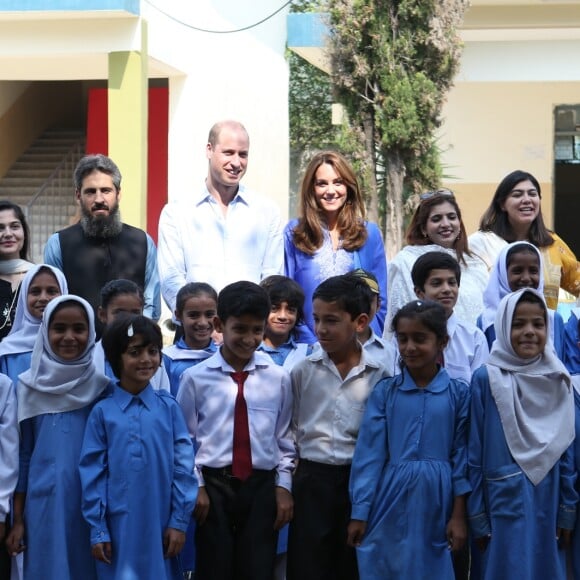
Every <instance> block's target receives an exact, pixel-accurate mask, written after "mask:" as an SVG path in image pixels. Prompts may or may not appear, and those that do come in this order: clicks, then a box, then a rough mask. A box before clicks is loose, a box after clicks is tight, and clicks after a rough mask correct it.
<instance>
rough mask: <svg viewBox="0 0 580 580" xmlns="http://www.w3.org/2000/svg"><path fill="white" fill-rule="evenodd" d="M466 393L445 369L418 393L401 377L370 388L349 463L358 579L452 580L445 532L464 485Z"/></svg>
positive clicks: (410, 381) (465, 387) (406, 375)
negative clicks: (360, 529)
mask: <svg viewBox="0 0 580 580" xmlns="http://www.w3.org/2000/svg"><path fill="white" fill-rule="evenodd" d="M468 414H469V387H468V385H466V384H465V383H464V382H463V381H458V380H455V379H451V378H450V377H449V375H448V374H447V371H446V370H445V369H442V368H441V369H440V370H439V372H438V373H437V375H436V376H435V377H434V378H433V380H432V381H431V382H430V383H429V385H427V386H426V387H425V388H419V387H417V385H416V384H415V382H414V381H413V379H412V377H411V376H410V375H409V373H408V372H403V374H402V375H398V376H396V377H392V378H387V379H383V380H381V381H380V382H379V383H377V385H376V387H375V389H374V391H373V392H372V394H371V396H370V397H369V399H368V402H367V407H366V411H365V415H364V418H363V421H362V424H361V427H360V431H359V435H358V441H357V444H356V449H355V453H354V458H353V462H352V471H351V476H350V495H351V501H352V515H351V517H352V519H357V520H363V521H366V522H367V529H366V534H365V536H364V537H363V540H362V544H361V546H360V547H359V548H357V559H358V565H359V571H360V577H361V578H364V579H365V580H367V579H369V580H371V579H377V580H378V579H384V578H389V579H396V578H400V579H410V578H413V579H415V578H417V579H418V578H437V580H443V579H445V578H449V579H452V578H454V574H453V564H452V560H451V553H450V552H449V550H448V547H447V536H446V526H447V522H448V521H449V518H450V517H451V513H452V509H453V501H454V497H455V496H459V495H464V494H466V493H468V492H469V491H470V486H469V483H468V480H467V433H466V430H467V421H468Z"/></svg>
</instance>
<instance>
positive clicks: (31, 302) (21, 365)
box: [0, 264, 68, 385]
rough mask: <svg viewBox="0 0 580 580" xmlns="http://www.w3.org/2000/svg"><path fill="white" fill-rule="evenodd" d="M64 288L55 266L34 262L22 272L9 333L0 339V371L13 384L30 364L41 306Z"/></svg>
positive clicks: (42, 309) (44, 306)
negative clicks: (23, 273) (34, 263)
mask: <svg viewBox="0 0 580 580" xmlns="http://www.w3.org/2000/svg"><path fill="white" fill-rule="evenodd" d="M67 292H68V287H67V284H66V278H65V277H64V274H63V273H62V272H61V271H60V270H59V269H58V268H53V267H52V266H48V265H47V264H38V265H36V266H33V267H32V268H31V269H30V270H28V272H27V273H26V276H24V278H23V280H22V283H21V285H20V294H19V295H18V302H17V305H16V315H15V319H14V323H13V324H12V328H11V330H10V334H9V335H8V336H7V337H6V338H5V339H4V340H3V341H2V342H1V343H0V372H2V373H4V374H5V375H8V376H9V377H10V379H11V380H12V382H13V383H14V385H16V383H17V381H18V375H19V374H21V373H23V372H24V371H27V370H28V369H29V368H30V359H31V357H32V348H33V347H34V343H35V341H36V337H37V336H38V329H39V328H40V323H41V321H42V313H43V312H44V309H45V308H46V306H47V305H48V303H49V302H50V301H51V300H52V299H53V298H56V297H57V296H60V295H61V294H67Z"/></svg>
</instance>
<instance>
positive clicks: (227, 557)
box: [177, 282, 295, 580]
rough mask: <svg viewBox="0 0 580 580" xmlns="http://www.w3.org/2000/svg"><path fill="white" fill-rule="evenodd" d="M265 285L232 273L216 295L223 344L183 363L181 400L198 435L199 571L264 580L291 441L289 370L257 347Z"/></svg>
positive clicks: (288, 513) (282, 503)
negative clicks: (191, 364) (231, 279)
mask: <svg viewBox="0 0 580 580" xmlns="http://www.w3.org/2000/svg"><path fill="white" fill-rule="evenodd" d="M269 312H270V302H269V299H268V294H267V292H266V291H265V290H264V289H263V288H260V286H258V285H257V284H254V283H252V282H235V283H233V284H230V285H228V286H226V287H225V288H224V289H223V290H222V291H221V292H220V294H219V296H218V304H217V316H216V318H215V322H214V325H215V328H216V330H217V331H218V332H221V333H222V334H223V344H222V346H221V347H220V349H219V350H218V352H216V353H215V354H214V355H212V356H211V357H210V358H208V359H206V360H204V361H203V362H201V363H200V364H199V365H197V366H195V367H192V368H190V369H188V370H186V371H185V372H184V373H183V375H182V378H181V382H180V387H179V392H178V397H177V399H178V401H179V403H180V405H181V408H182V409H183V412H184V415H185V418H186V421H187V424H188V428H189V432H190V435H191V437H192V438H194V439H195V441H196V450H197V452H196V470H197V475H198V478H199V485H200V488H199V493H198V499H197V503H196V507H195V511H194V515H195V517H196V519H197V521H198V524H199V525H198V527H197V532H196V549H197V563H196V564H197V565H196V572H195V577H196V579H198V580H205V579H210V580H221V579H224V580H225V579H227V580H231V578H236V579H240V580H242V579H248V580H250V579H251V580H260V579H264V580H270V579H271V578H272V574H273V569H274V558H275V555H276V540H277V535H278V533H277V530H278V529H280V528H281V527H282V526H283V525H284V524H285V523H287V522H288V521H289V520H290V518H291V517H292V503H293V502H292V495H291V479H292V476H291V474H292V470H293V468H294V457H295V451H294V445H293V442H292V438H291V434H290V430H289V426H290V418H291V414H292V391H291V386H290V378H289V375H288V373H287V372H286V371H285V370H284V369H282V368H281V367H279V366H278V365H276V364H275V363H274V362H273V361H272V360H271V359H270V357H268V356H267V355H265V354H263V353H256V352H255V350H256V349H257V348H258V346H259V345H260V343H261V341H262V336H263V334H264V327H265V325H266V319H267V317H268V314H269Z"/></svg>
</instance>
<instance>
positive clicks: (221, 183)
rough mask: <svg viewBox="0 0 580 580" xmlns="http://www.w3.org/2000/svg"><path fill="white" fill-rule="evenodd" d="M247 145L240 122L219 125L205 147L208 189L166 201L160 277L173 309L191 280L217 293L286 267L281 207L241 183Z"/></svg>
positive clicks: (161, 240)
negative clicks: (181, 199) (188, 197)
mask: <svg viewBox="0 0 580 580" xmlns="http://www.w3.org/2000/svg"><path fill="white" fill-rule="evenodd" d="M249 148H250V140H249V137H248V133H247V131H246V129H245V128H244V126H243V125H242V124H241V123H239V122H237V121H231V120H227V121H221V122H219V123H216V124H215V125H214V126H213V127H212V128H211V130H210V133H209V137H208V144H207V146H206V156H207V159H208V174H207V178H206V181H205V187H204V188H203V190H202V191H201V192H199V193H197V194H196V195H195V196H194V197H193V199H191V200H189V201H188V202H187V203H169V204H167V205H166V206H165V207H164V209H163V211H162V213H161V217H160V219H159V249H158V263H159V275H160V278H161V293H162V295H163V298H164V299H165V302H166V303H167V305H168V306H169V308H170V309H171V311H172V312H173V311H174V310H175V297H176V296H177V292H178V291H179V289H180V288H181V287H182V286H183V285H184V284H186V283H187V282H207V283H209V284H211V285H212V286H213V287H214V288H215V289H216V291H218V292H219V291H220V290H221V289H222V288H223V287H224V286H226V285H227V284H230V283H232V282H236V281H238V280H249V281H251V282H255V283H258V282H259V281H260V280H261V279H263V278H265V277H266V276H270V275H271V274H280V273H282V271H283V266H284V246H283V240H282V225H281V222H280V212H279V210H278V207H277V206H276V204H275V203H274V202H272V201H271V200H269V199H267V198H265V197H262V196H260V195H258V194H257V193H255V192H252V191H248V190H247V189H246V188H245V187H244V186H243V185H241V184H240V180H241V179H242V177H243V176H244V174H245V173H246V169H247V166H248V153H249Z"/></svg>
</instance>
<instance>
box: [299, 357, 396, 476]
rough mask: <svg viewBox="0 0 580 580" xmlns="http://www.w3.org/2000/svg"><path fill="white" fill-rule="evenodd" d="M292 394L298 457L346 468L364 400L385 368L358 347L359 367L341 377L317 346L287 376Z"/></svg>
mask: <svg viewBox="0 0 580 580" xmlns="http://www.w3.org/2000/svg"><path fill="white" fill-rule="evenodd" d="M290 374H291V377H292V390H293V392H294V413H293V416H292V429H293V432H294V439H295V442H296V447H297V449H298V456H299V458H301V459H307V460H309V461H316V462H318V463H325V464H327V465H328V464H330V465H350V464H351V463H352V456H353V454H354V446H355V443H356V439H357V436H358V430H359V427H360V424H361V421H362V417H363V413H364V410H365V405H366V402H367V398H368V396H369V395H370V393H371V391H372V389H373V388H374V386H375V385H376V384H377V383H378V381H379V380H380V379H382V378H384V377H386V376H389V374H388V372H387V370H386V369H385V367H384V366H383V365H382V364H380V363H378V362H377V361H375V360H373V359H372V358H370V356H369V355H368V353H367V352H366V351H365V350H364V349H362V348H361V359H360V363H359V364H358V365H356V366H355V367H353V368H352V369H351V370H350V372H349V373H348V375H347V376H346V377H345V378H344V380H343V379H342V377H341V376H340V373H339V372H338V369H337V368H336V365H335V364H334V362H332V360H331V359H330V358H329V356H328V354H327V353H326V352H325V351H324V350H322V349H321V348H319V349H317V350H316V351H315V352H313V353H312V354H311V355H309V356H307V357H306V359H305V360H303V361H302V362H300V363H298V364H297V365H296V366H295V367H294V368H293V369H292V372H291V373H290Z"/></svg>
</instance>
